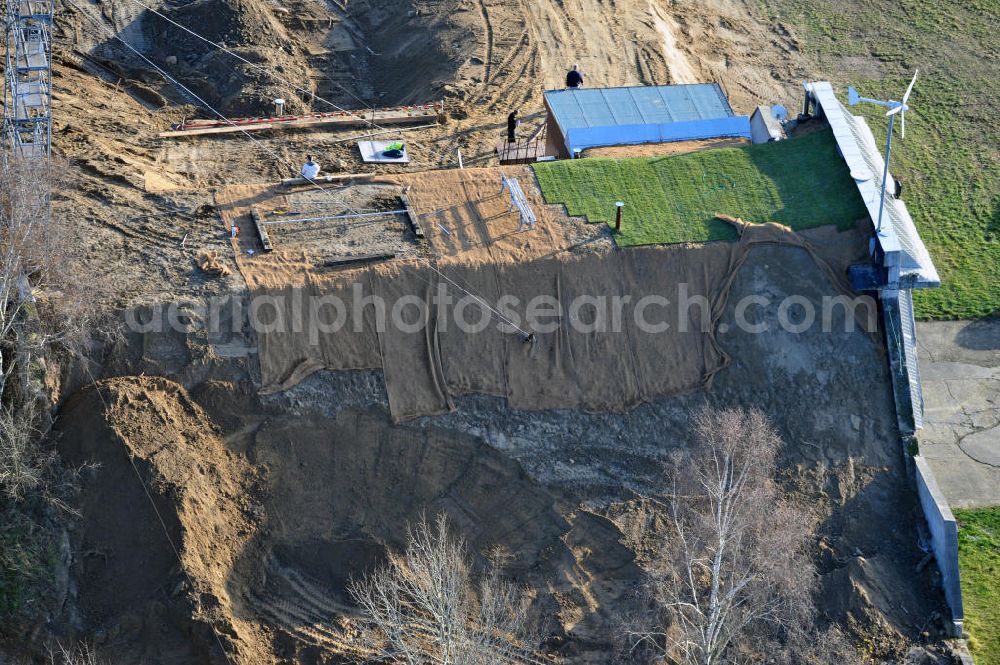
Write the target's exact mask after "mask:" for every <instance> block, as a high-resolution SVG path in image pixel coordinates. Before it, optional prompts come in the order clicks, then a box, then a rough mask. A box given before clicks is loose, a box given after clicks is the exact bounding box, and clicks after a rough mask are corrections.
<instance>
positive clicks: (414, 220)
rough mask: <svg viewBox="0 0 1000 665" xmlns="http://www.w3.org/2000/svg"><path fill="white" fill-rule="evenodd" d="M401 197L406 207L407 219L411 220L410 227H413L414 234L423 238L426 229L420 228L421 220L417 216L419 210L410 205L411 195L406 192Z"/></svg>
mask: <svg viewBox="0 0 1000 665" xmlns="http://www.w3.org/2000/svg"><path fill="white" fill-rule="evenodd" d="M399 198H400V200H401V201H402V202H403V207H404V208H406V219H407V220H408V221H409V222H410V227H411V228H412V229H413V235H415V236H416V237H418V238H420V239H423V237H424V230H423V229H422V228H420V220H419V218H418V217H417V211H416V210H414V209H413V207H412V206H411V205H410V197H408V196H407V195H406V194H400V195H399Z"/></svg>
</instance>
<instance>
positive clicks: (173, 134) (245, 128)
mask: <svg viewBox="0 0 1000 665" xmlns="http://www.w3.org/2000/svg"><path fill="white" fill-rule="evenodd" d="M259 129H271V123H266V122H262V123H259V124H256V125H238V126H236V127H233V126H231V125H227V126H225V127H206V128H205V129H183V130H176V131H175V130H170V131H168V132H160V133H159V134H157V136H159V137H160V138H161V139H172V138H180V137H184V136H205V135H208V134H233V133H235V132H253V131H256V130H259Z"/></svg>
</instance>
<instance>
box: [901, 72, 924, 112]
mask: <svg viewBox="0 0 1000 665" xmlns="http://www.w3.org/2000/svg"><path fill="white" fill-rule="evenodd" d="M919 73H920V70H919V69H918V70H916V71H915V72H913V80H912V81H910V86H909V87H908V88H907V89H906V92H905V93H903V103H904V104H905V103H906V100H907V99H909V98H910V92H912V91H913V84H914V83H916V82H917V74H919Z"/></svg>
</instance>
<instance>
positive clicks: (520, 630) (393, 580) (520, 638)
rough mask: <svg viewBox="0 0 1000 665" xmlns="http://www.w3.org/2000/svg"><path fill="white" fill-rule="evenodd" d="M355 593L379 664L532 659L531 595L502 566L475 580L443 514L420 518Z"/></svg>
mask: <svg viewBox="0 0 1000 665" xmlns="http://www.w3.org/2000/svg"><path fill="white" fill-rule="evenodd" d="M350 593H351V595H352V597H353V598H354V600H355V601H356V602H357V603H358V605H359V606H360V608H361V611H362V614H363V620H362V630H361V634H362V641H363V643H364V647H365V649H366V650H367V651H369V652H370V653H372V654H374V655H375V658H374V660H378V661H388V662H393V663H407V664H408V665H425V664H431V663H441V664H447V665H487V664H493V665H496V664H502V663H521V662H525V659H526V658H527V656H528V655H530V653H531V650H530V645H529V642H530V638H529V637H528V633H529V631H528V628H527V626H528V612H527V610H528V604H529V598H528V596H527V594H526V593H525V592H524V590H523V589H521V588H519V587H517V586H516V585H514V584H512V583H511V582H508V581H506V580H504V579H502V578H501V576H500V574H499V572H498V570H497V567H496V566H492V567H491V568H490V570H489V571H488V572H486V573H485V574H484V575H482V576H480V577H479V579H478V581H476V580H474V579H473V575H472V573H471V571H470V565H469V561H468V558H467V553H466V547H465V543H464V542H463V541H462V540H461V539H460V538H457V537H455V536H454V535H452V534H451V533H450V530H449V527H448V521H447V519H446V518H445V516H444V515H443V514H442V515H439V516H438V517H437V519H436V520H435V521H434V523H433V524H431V523H429V522H428V521H427V520H426V518H421V519H420V521H419V522H417V524H416V525H415V526H412V527H410V528H409V529H408V531H407V544H406V549H405V551H404V552H403V553H401V554H395V553H394V554H391V555H390V556H389V562H388V565H386V566H385V567H383V568H381V569H380V570H377V571H376V572H374V573H373V574H371V575H370V576H369V577H368V578H367V579H365V580H362V581H352V583H351V585H350Z"/></svg>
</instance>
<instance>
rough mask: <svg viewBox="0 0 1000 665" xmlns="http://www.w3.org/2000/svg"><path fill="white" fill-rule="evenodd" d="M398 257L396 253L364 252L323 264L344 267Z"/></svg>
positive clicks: (331, 266)
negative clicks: (360, 254)
mask: <svg viewBox="0 0 1000 665" xmlns="http://www.w3.org/2000/svg"><path fill="white" fill-rule="evenodd" d="M394 258H396V254H395V253H391V254H364V255H362V256H348V257H346V258H343V259H331V260H329V261H324V262H323V265H324V266H325V267H327V268H342V267H344V266H352V265H358V264H362V263H375V262H378V261H389V260H391V259H394Z"/></svg>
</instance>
